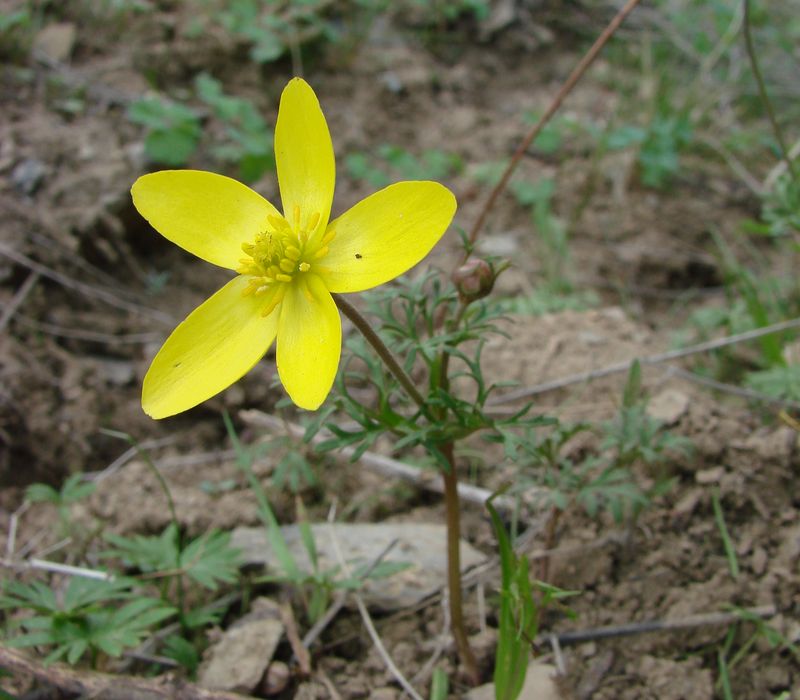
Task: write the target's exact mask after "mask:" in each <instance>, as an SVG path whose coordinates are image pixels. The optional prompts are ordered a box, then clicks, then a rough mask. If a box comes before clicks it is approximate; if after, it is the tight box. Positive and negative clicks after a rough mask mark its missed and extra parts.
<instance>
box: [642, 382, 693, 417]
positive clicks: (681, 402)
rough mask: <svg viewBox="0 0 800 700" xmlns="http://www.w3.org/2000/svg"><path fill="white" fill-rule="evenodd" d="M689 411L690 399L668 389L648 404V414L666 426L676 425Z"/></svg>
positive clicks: (681, 393) (679, 392)
mask: <svg viewBox="0 0 800 700" xmlns="http://www.w3.org/2000/svg"><path fill="white" fill-rule="evenodd" d="M688 410H689V397H688V396H687V395H686V394H684V393H683V392H682V391H677V390H676V389H666V390H664V391H662V392H661V393H660V394H657V395H656V396H654V397H653V398H652V399H650V402H649V403H648V404H647V413H648V415H650V416H651V417H652V418H655V419H656V420H658V421H660V422H661V423H663V424H664V425H666V426H669V425H675V423H677V422H678V421H679V420H680V419H681V417H682V416H683V415H684V414H685V413H686V412H687V411H688Z"/></svg>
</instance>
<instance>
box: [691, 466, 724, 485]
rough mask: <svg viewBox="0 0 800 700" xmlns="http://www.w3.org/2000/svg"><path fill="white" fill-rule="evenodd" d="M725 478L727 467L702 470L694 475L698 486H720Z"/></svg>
mask: <svg viewBox="0 0 800 700" xmlns="http://www.w3.org/2000/svg"><path fill="white" fill-rule="evenodd" d="M723 476H725V467H723V466H717V467H711V468H710V469H702V470H700V471H699V472H697V473H696V474H695V475H694V479H695V481H696V482H697V483H698V484H718V483H719V482H720V481H722V477H723Z"/></svg>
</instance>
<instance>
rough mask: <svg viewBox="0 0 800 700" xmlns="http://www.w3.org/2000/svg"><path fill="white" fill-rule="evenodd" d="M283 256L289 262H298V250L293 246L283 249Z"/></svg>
mask: <svg viewBox="0 0 800 700" xmlns="http://www.w3.org/2000/svg"><path fill="white" fill-rule="evenodd" d="M283 254H284V255H285V256H286V257H287V258H289V260H299V259H300V249H299V248H297V247H295V246H293V245H287V246H286V247H285V248H284V249H283Z"/></svg>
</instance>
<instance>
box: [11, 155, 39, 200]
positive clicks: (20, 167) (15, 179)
mask: <svg viewBox="0 0 800 700" xmlns="http://www.w3.org/2000/svg"><path fill="white" fill-rule="evenodd" d="M45 175H47V166H46V165H45V164H44V163H42V161H40V160H37V159H36V158H26V159H25V160H23V161H20V162H19V163H17V165H16V167H15V168H14V170H12V171H11V184H12V185H14V187H15V188H16V189H17V190H18V191H19V192H21V193H22V194H24V195H27V196H30V195H32V194H33V193H34V192H36V190H38V189H39V185H41V184H42V180H44V177H45Z"/></svg>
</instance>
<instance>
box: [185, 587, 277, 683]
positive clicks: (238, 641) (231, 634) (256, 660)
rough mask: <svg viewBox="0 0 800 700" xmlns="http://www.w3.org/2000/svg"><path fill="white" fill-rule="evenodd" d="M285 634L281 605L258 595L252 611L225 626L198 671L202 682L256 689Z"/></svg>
mask: <svg viewBox="0 0 800 700" xmlns="http://www.w3.org/2000/svg"><path fill="white" fill-rule="evenodd" d="M282 636H283V622H281V618H280V611H279V609H278V606H277V605H276V604H275V603H273V602H272V601H271V600H270V599H269V598H256V599H255V600H254V601H253V605H252V610H251V612H250V613H248V614H247V615H245V616H244V617H243V618H241V619H240V620H237V621H236V623H235V624H233V625H231V627H229V628H228V629H227V630H225V632H224V633H223V634H222V636H221V638H220V640H219V641H218V642H217V643H216V644H214V645H213V646H212V647H211V648H210V649H209V650H208V652H207V655H208V658H207V660H206V661H204V662H203V664H202V666H201V667H200V671H199V673H198V679H199V681H200V684H201V685H202V686H204V687H206V688H211V689H213V690H224V691H229V692H235V693H247V694H250V693H252V692H253V690H255V689H256V688H257V687H258V685H259V684H260V683H261V678H262V677H263V676H264V672H265V671H266V670H267V667H268V666H269V665H270V662H271V661H272V655H273V654H274V653H275V649H276V648H277V646H278V643H279V642H280V640H281V637H282Z"/></svg>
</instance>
